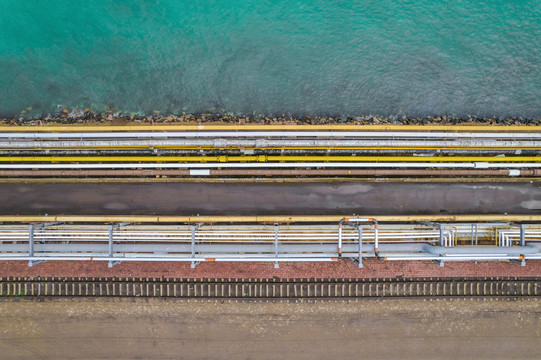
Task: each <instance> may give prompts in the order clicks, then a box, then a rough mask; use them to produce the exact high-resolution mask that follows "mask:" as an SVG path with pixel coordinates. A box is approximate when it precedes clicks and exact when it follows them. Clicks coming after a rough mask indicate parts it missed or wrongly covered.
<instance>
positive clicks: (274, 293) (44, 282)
mask: <svg viewBox="0 0 541 360" xmlns="http://www.w3.org/2000/svg"><path fill="white" fill-rule="evenodd" d="M540 295H541V278H500V277H488V278H487V277H485V278H456V279H454V278H383V279H381V278H380V279H174V278H122V277H121V278H101V277H90V278H88V277H83V278H74V277H53V278H31V277H24V278H23V277H4V278H0V297H12V296H16V297H19V296H21V297H40V298H42V297H77V296H85V297H160V298H191V299H205V298H206V299H209V298H210V299H212V298H222V299H223V298H231V299H325V298H326V299H333V298H350V299H355V298H404V297H446V298H448V297H486V296H493V297H526V296H528V297H533V296H540Z"/></svg>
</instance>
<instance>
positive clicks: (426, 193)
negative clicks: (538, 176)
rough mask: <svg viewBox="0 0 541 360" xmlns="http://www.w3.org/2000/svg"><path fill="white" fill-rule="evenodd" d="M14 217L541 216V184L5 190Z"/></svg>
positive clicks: (6, 208)
mask: <svg viewBox="0 0 541 360" xmlns="http://www.w3.org/2000/svg"><path fill="white" fill-rule="evenodd" d="M0 198H1V199H2V201H1V202H0V214H6V215H15V214H20V215H42V214H49V215H57V214H70V215H78V214H81V215H115V214H117V215H153V214H157V215H188V216H192V215H197V214H200V215H309V214H312V215H326V214H332V215H337V214H343V215H350V214H352V213H354V214H357V215H362V214H365V215H386V214H391V215H416V214H419V215H422V214H430V215H434V214H503V213H509V214H538V213H539V212H540V211H541V188H540V183H500V184H495V183H487V184H483V183H473V184H447V183H444V184H436V183H434V184H422V183H349V182H348V183H307V184H303V183H299V184H291V183H284V184H250V183H248V184H225V183H211V184H204V183H146V184H133V183H126V184H0Z"/></svg>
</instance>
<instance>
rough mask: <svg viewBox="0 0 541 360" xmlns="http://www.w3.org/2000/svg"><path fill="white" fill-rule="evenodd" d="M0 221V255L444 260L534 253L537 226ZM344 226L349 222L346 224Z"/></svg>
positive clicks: (539, 248)
mask: <svg viewBox="0 0 541 360" xmlns="http://www.w3.org/2000/svg"><path fill="white" fill-rule="evenodd" d="M340 224H342V225H344V226H338V224H303V225H289V224H275V225H262V224H255V225H213V224H193V225H165V224H155V225H135V224H127V223H117V224H111V225H105V224H61V223H41V224H26V225H21V224H15V225H0V261H2V260H25V261H28V262H29V266H33V265H35V264H37V263H39V262H42V261H47V260H95V261H107V262H108V263H109V266H111V267H112V266H113V265H115V264H117V263H118V262H121V261H185V262H190V263H191V265H192V267H195V266H196V265H197V264H198V263H199V262H204V261H266V262H274V264H275V266H278V264H279V262H281V261H304V262H306V261H340V260H341V259H342V258H351V259H352V260H354V261H355V262H356V263H357V264H358V266H359V267H362V259H363V258H367V257H376V258H378V259H381V260H387V261H391V260H430V261H435V262H438V263H439V264H440V265H441V266H443V264H444V263H445V262H447V261H470V260H471V261H481V260H511V261H517V262H519V263H520V264H522V265H525V260H528V259H541V224H528V225H518V226H517V225H515V224H506V223H426V222H425V223H422V224H379V226H378V224H377V222H376V221H375V219H344V220H343V221H341V222H340ZM345 224H349V225H353V226H346V225H345Z"/></svg>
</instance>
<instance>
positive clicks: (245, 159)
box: [0, 155, 541, 163]
mask: <svg viewBox="0 0 541 360" xmlns="http://www.w3.org/2000/svg"><path fill="white" fill-rule="evenodd" d="M336 161H339V162H402V161H403V162H442V161H445V162H462V161H475V162H539V161H541V156H510V157H500V156H279V155H278V156H274V155H256V156H226V155H221V156H1V157H0V162H51V163H60V162H92V163H95V162H200V163H205V162H223V163H228V162H336Z"/></svg>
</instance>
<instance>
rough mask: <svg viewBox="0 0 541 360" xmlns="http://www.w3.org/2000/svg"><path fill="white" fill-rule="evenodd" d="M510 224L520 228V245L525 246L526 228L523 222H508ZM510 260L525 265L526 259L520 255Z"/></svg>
mask: <svg viewBox="0 0 541 360" xmlns="http://www.w3.org/2000/svg"><path fill="white" fill-rule="evenodd" d="M509 225H511V226H517V227H518V228H519V230H520V246H526V233H525V232H526V229H525V227H524V224H509ZM510 261H511V262H514V263H517V264H519V265H520V266H526V259H525V258H524V255H520V257H519V260H510Z"/></svg>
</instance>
